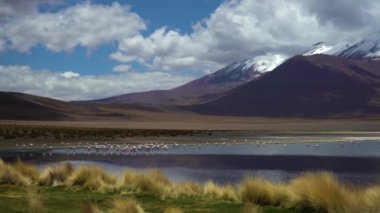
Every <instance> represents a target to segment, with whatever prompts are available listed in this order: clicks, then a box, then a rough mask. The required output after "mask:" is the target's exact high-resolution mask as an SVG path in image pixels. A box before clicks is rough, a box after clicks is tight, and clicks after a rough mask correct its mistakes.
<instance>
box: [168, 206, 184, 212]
mask: <svg viewBox="0 0 380 213" xmlns="http://www.w3.org/2000/svg"><path fill="white" fill-rule="evenodd" d="M182 212H183V211H182V210H181V209H179V208H173V207H169V208H167V209H165V210H164V213H182Z"/></svg>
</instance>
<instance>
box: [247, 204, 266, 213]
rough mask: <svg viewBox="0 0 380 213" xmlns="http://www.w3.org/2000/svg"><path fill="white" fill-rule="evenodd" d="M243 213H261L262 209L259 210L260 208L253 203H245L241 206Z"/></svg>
mask: <svg viewBox="0 0 380 213" xmlns="http://www.w3.org/2000/svg"><path fill="white" fill-rule="evenodd" d="M242 212H243V213H262V212H263V211H262V209H261V208H260V206H258V205H256V204H254V203H251V202H246V203H244V205H243V211H242Z"/></svg>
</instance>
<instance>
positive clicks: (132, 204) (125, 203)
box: [110, 198, 144, 213]
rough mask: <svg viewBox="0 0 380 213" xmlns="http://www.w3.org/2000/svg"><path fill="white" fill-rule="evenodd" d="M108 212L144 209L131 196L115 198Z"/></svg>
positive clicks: (131, 212)
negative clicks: (124, 198)
mask: <svg viewBox="0 0 380 213" xmlns="http://www.w3.org/2000/svg"><path fill="white" fill-rule="evenodd" d="M110 213H144V209H143V208H142V207H141V206H140V204H139V203H138V202H137V201H136V200H135V199H133V198H128V199H126V200H123V199H117V200H115V201H114V202H113V208H112V210H111V211H110Z"/></svg>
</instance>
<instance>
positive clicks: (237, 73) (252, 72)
mask: <svg viewBox="0 0 380 213" xmlns="http://www.w3.org/2000/svg"><path fill="white" fill-rule="evenodd" d="M286 59H287V56H285V55H280V54H266V55H262V56H257V57H254V58H250V59H245V60H242V61H238V62H234V63H232V64H230V65H228V66H226V67H224V68H222V69H221V70H219V71H217V72H215V73H212V74H210V75H208V79H209V81H210V82H211V83H224V82H231V81H241V82H248V81H251V80H253V79H255V78H258V77H260V76H261V75H262V74H264V73H265V72H269V71H272V70H273V69H274V68H276V67H277V66H278V65H280V64H281V63H282V62H284V61H285V60H286Z"/></svg>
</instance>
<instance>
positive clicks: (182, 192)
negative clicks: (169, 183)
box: [174, 181, 203, 197]
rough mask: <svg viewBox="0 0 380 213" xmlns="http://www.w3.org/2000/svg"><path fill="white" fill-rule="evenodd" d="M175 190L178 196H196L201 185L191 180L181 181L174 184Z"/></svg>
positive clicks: (200, 189)
mask: <svg viewBox="0 0 380 213" xmlns="http://www.w3.org/2000/svg"><path fill="white" fill-rule="evenodd" d="M174 187H175V192H176V193H177V195H178V196H189V197H193V196H198V195H200V194H202V190H203V188H202V186H201V185H200V184H199V183H193V182H189V181H186V182H182V183H178V184H176V185H175V186H174Z"/></svg>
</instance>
